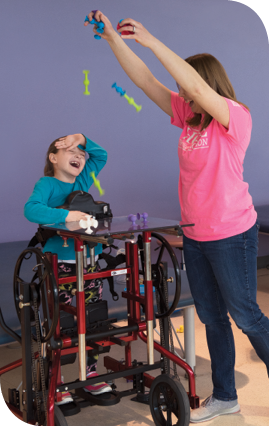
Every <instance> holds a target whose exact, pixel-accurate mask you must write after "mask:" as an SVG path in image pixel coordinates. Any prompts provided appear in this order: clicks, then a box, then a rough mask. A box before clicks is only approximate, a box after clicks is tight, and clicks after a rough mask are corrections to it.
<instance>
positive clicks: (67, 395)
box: [55, 382, 73, 405]
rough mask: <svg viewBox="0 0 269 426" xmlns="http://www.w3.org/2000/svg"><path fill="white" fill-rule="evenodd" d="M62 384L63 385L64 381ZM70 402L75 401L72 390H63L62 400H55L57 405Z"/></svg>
mask: <svg viewBox="0 0 269 426" xmlns="http://www.w3.org/2000/svg"><path fill="white" fill-rule="evenodd" d="M61 384H62V385H63V382H62V383H61ZM69 402H73V398H72V395H71V393H70V392H68V391H64V392H62V400H61V401H59V402H55V405H63V404H69Z"/></svg>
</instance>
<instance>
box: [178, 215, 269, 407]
mask: <svg viewBox="0 0 269 426" xmlns="http://www.w3.org/2000/svg"><path fill="white" fill-rule="evenodd" d="M258 232H259V225H258V223H256V224H255V225H254V226H253V227H252V228H250V229H249V230H248V231H246V232H243V233H242V234H239V235H235V236H233V237H230V238H225V239H222V240H217V241H202V242H199V241H195V240H192V239H190V238H187V237H186V236H184V237H183V247H184V255H185V263H186V270H187V277H188V280H189V284H190V289H191V293H192V296H193V299H194V302H195V307H196V310H197V314H198V316H199V318H200V320H201V321H202V323H204V324H205V326H206V336H207V344H208V348H209V353H210V357H211V368H212V381H213V386H214V387H213V395H214V397H215V398H217V399H220V400H223V401H228V400H235V399H237V394H236V389H235V379H234V364H235V347H234V338H233V333H232V328H231V323H230V321H229V317H228V312H229V314H230V316H231V317H232V319H233V320H234V322H235V323H236V325H237V327H239V328H240V329H241V330H242V331H243V333H245V334H246V335H247V336H248V338H249V340H250V342H251V344H252V346H253V347H254V349H255V351H256V353H257V355H258V356H259V357H260V358H261V360H262V361H263V362H264V363H265V365H266V367H267V372H268V375H269V319H268V318H267V317H266V316H265V315H264V314H263V313H262V312H261V310H260V308H259V306H258V304H257V302H256V295H257V253H258Z"/></svg>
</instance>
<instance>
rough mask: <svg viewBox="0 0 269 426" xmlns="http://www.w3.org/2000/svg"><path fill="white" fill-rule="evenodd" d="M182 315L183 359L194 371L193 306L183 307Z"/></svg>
mask: <svg viewBox="0 0 269 426" xmlns="http://www.w3.org/2000/svg"><path fill="white" fill-rule="evenodd" d="M183 315H184V349H185V351H184V352H185V360H186V362H187V364H189V366H190V367H191V368H192V370H193V371H194V370H195V366H196V357H195V324H194V306H188V307H187V308H184V309H183Z"/></svg>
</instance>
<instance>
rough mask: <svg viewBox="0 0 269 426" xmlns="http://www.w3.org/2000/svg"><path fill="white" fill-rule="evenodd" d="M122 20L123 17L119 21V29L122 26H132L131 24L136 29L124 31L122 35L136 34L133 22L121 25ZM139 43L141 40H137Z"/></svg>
mask: <svg viewBox="0 0 269 426" xmlns="http://www.w3.org/2000/svg"><path fill="white" fill-rule="evenodd" d="M121 21H123V19H121V20H120V21H119V23H118V25H117V30H119V29H120V28H122V27H130V26H132V27H133V29H134V31H129V30H128V31H127V30H126V31H122V32H121V34H122V35H129V34H135V27H134V26H133V25H131V24H124V25H120V23H121ZM135 41H136V42H137V43H139V41H137V40H135Z"/></svg>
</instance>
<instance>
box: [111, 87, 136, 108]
mask: <svg viewBox="0 0 269 426" xmlns="http://www.w3.org/2000/svg"><path fill="white" fill-rule="evenodd" d="M111 87H112V88H113V87H115V89H116V92H118V93H119V94H120V95H121V96H124V98H126V99H127V101H128V104H130V105H133V106H134V107H135V109H136V112H139V111H140V110H141V108H142V105H137V104H136V103H135V101H134V98H129V96H127V95H126V91H125V90H123V89H122V88H121V87H120V86H117V83H113V84H112V86H111Z"/></svg>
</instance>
